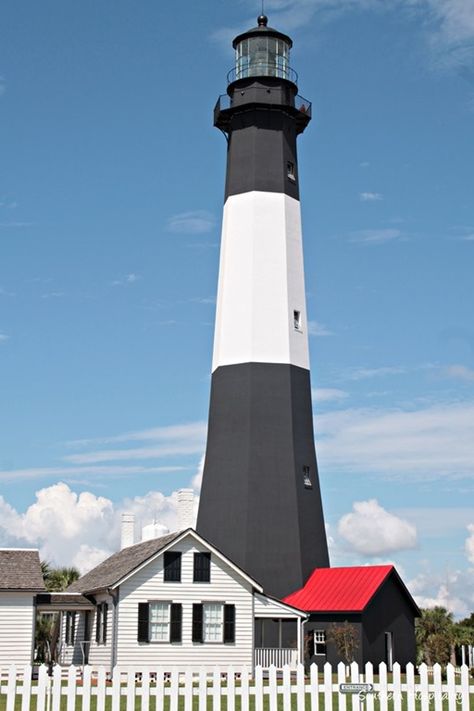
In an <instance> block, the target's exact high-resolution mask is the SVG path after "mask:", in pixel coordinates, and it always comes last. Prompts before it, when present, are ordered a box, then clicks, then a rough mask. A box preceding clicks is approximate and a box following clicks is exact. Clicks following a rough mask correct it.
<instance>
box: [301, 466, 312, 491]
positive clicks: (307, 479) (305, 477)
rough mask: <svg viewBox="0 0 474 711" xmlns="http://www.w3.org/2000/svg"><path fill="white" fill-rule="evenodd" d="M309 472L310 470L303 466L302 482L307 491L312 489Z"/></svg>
mask: <svg viewBox="0 0 474 711" xmlns="http://www.w3.org/2000/svg"><path fill="white" fill-rule="evenodd" d="M310 472H311V470H310V468H309V467H308V466H306V465H305V466H304V467H303V481H304V485H305V487H306V488H307V489H312V488H313V484H312V483H311V475H310Z"/></svg>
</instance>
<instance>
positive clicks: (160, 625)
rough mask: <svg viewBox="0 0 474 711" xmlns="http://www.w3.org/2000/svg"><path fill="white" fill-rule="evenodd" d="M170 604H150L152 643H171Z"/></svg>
mask: <svg viewBox="0 0 474 711" xmlns="http://www.w3.org/2000/svg"><path fill="white" fill-rule="evenodd" d="M169 638H170V604H169V602H151V603H150V642H169Z"/></svg>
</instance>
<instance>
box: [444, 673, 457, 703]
mask: <svg viewBox="0 0 474 711" xmlns="http://www.w3.org/2000/svg"><path fill="white" fill-rule="evenodd" d="M446 677H447V682H448V711H456V679H455V677H454V667H453V665H452V664H448V665H447V667H446Z"/></svg>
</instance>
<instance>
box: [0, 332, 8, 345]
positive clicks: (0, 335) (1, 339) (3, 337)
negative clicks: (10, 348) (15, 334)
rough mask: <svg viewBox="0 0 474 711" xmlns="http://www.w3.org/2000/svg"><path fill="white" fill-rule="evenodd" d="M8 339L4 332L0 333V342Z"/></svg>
mask: <svg viewBox="0 0 474 711" xmlns="http://www.w3.org/2000/svg"><path fill="white" fill-rule="evenodd" d="M9 339H10V336H7V334H6V333H0V343H6V341H8V340H9Z"/></svg>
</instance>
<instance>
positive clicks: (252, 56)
mask: <svg viewBox="0 0 474 711" xmlns="http://www.w3.org/2000/svg"><path fill="white" fill-rule="evenodd" d="M257 23H258V24H257V27H253V28H252V29H250V30H248V31H247V32H244V33H243V34H241V35H238V36H237V37H236V38H235V39H234V41H233V43H232V46H233V47H234V49H235V68H234V69H233V70H232V71H231V72H229V77H228V78H229V81H230V82H233V81H238V80H240V79H248V78H249V77H277V78H279V79H287V80H289V81H291V82H293V83H295V84H296V81H297V77H296V73H295V72H294V71H292V70H291V68H290V49H291V47H292V45H293V42H292V41H291V39H290V37H288V35H285V34H283V33H282V32H278V31H277V30H274V29H272V28H271V27H268V18H267V16H266V15H260V16H259V17H258V18H257Z"/></svg>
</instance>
